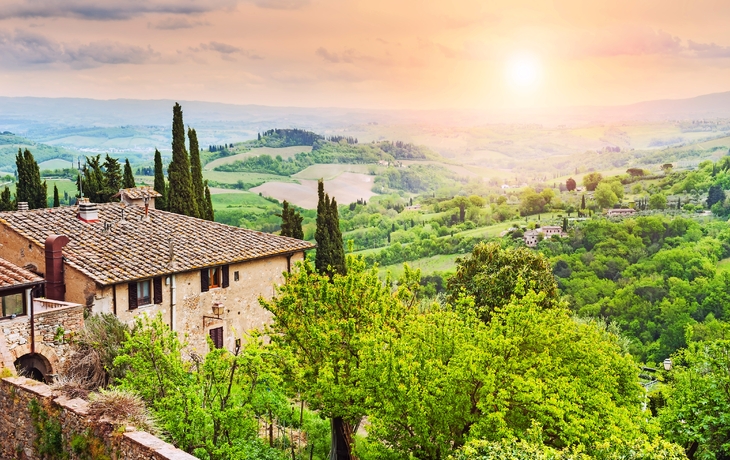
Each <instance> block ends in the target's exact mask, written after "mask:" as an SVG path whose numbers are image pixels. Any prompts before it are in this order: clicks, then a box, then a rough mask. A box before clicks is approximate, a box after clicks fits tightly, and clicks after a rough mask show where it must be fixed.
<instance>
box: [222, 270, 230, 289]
mask: <svg viewBox="0 0 730 460" xmlns="http://www.w3.org/2000/svg"><path fill="white" fill-rule="evenodd" d="M221 274H222V275H223V276H222V277H221V278H222V280H221V283H222V284H221V286H222V287H224V288H227V287H228V284H229V280H228V265H224V266H222V267H221Z"/></svg>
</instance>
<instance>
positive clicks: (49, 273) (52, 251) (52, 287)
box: [45, 235, 69, 301]
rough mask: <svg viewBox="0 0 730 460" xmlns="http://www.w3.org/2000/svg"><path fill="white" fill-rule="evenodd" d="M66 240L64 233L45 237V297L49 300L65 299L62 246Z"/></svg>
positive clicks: (67, 240) (65, 243)
mask: <svg viewBox="0 0 730 460" xmlns="http://www.w3.org/2000/svg"><path fill="white" fill-rule="evenodd" d="M68 242H69V239H68V237H67V236H65V235H51V236H49V237H48V238H46V251H45V252H46V297H47V298H48V299H51V300H60V301H65V300H66V283H65V281H64V276H63V247H64V246H66V245H67V244H68Z"/></svg>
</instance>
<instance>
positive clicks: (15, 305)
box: [2, 292, 25, 317]
mask: <svg viewBox="0 0 730 460" xmlns="http://www.w3.org/2000/svg"><path fill="white" fill-rule="evenodd" d="M2 299H3V316H4V317H8V316H13V315H16V316H19V315H24V314H25V306H24V305H23V293H22V292H18V293H17V294H9V295H5V296H3V297H2Z"/></svg>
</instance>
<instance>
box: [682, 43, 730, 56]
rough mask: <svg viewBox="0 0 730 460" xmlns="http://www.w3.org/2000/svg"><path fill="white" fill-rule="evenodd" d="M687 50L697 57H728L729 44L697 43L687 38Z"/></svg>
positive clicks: (729, 54)
mask: <svg viewBox="0 0 730 460" xmlns="http://www.w3.org/2000/svg"><path fill="white" fill-rule="evenodd" d="M687 50H688V52H689V53H690V54H693V55H694V56H695V57H698V58H706V59H717V58H728V57H730V46H721V45H716V44H715V43H697V42H693V41H692V40H687Z"/></svg>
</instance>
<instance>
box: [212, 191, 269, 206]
mask: <svg viewBox="0 0 730 460" xmlns="http://www.w3.org/2000/svg"><path fill="white" fill-rule="evenodd" d="M210 199H211V201H212V202H213V209H215V210H219V209H231V208H251V207H253V208H258V209H261V208H266V207H268V206H271V205H273V203H271V202H270V201H268V200H266V199H264V198H262V197H260V196H258V195H257V194H255V193H250V192H238V193H220V194H217V195H211V197H210Z"/></svg>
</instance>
